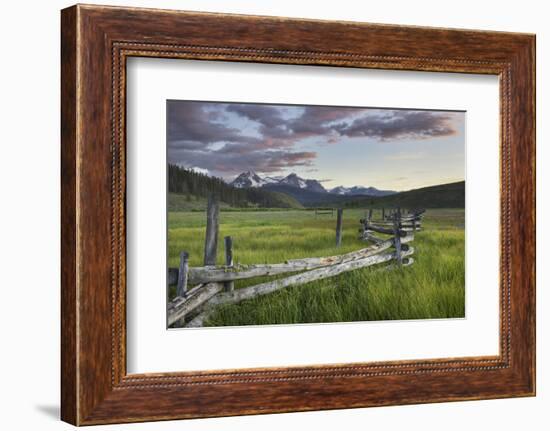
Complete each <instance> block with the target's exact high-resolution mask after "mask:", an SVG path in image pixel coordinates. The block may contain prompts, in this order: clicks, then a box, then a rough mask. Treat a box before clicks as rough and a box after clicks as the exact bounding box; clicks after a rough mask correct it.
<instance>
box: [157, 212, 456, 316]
mask: <svg viewBox="0 0 550 431" xmlns="http://www.w3.org/2000/svg"><path fill="white" fill-rule="evenodd" d="M183 207H184V205H182V208H183ZM334 214H335V215H336V212H335V213H334ZM364 215H365V211H364V210H360V209H345V210H344V223H343V225H344V229H343V240H342V246H341V247H339V248H336V247H335V224H336V217H335V216H334V217H331V216H330V215H318V216H317V217H316V216H315V213H314V211H309V210H276V211H265V210H261V211H253V210H252V211H251V210H246V211H224V210H223V208H222V211H221V212H220V232H219V241H218V263H219V264H222V263H223V262H224V250H223V237H224V236H227V235H230V236H231V237H232V238H233V256H234V262H235V263H241V264H260V263H280V262H284V261H286V260H289V259H295V258H303V257H321V256H331V255H337V254H343V253H346V252H350V251H354V250H359V249H361V248H364V247H366V246H367V245H369V243H366V242H364V241H361V240H359V239H358V236H359V234H358V229H359V227H360V224H359V219H360V218H362V217H364ZM380 216H381V214H380V211H379V210H375V211H374V219H375V220H376V219H380ZM205 224H206V217H205V212H204V211H197V210H196V209H195V210H194V211H171V212H169V213H168V265H169V266H170V267H177V266H178V263H179V253H180V252H181V251H183V250H185V251H187V252H189V255H190V256H189V264H190V266H202V263H203V253H204V236H205ZM411 245H412V246H413V247H414V249H415V252H414V255H413V258H414V264H413V265H411V266H407V267H404V268H402V269H395V270H392V271H381V270H380V268H381V267H383V266H384V264H382V265H381V266H372V267H368V268H363V269H358V270H355V271H351V272H347V273H344V274H341V275H338V276H335V277H332V278H327V279H324V280H320V281H315V282H311V283H308V284H305V285H302V286H297V287H290V288H286V289H282V290H279V291H277V292H275V293H272V294H269V295H265V296H260V297H257V298H254V299H251V300H248V301H244V302H241V303H239V304H234V305H225V306H221V307H219V308H217V309H216V312H215V313H214V314H212V315H211V316H210V318H209V320H208V321H207V322H206V326H239V325H264V324H291V323H321V322H351V321H367V320H395V319H399V320H402V319H434V318H456V317H464V303H465V301H464V299H465V298H464V275H465V274H464V245H465V244H464V209H428V210H427V211H426V213H425V214H424V220H423V222H422V231H420V232H417V233H416V234H415V239H414V241H413V242H412V243H411ZM270 279H273V277H269V278H268V277H258V278H255V279H249V280H242V281H237V282H235V289H239V288H242V287H246V286H251V285H255V284H258V283H261V282H264V281H267V280H270ZM174 295H175V288H174V286H171V287H170V291H169V297H170V298H173V296H174Z"/></svg>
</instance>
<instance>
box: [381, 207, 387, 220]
mask: <svg viewBox="0 0 550 431" xmlns="http://www.w3.org/2000/svg"><path fill="white" fill-rule="evenodd" d="M384 220H386V210H385V209H384V207H382V221H384Z"/></svg>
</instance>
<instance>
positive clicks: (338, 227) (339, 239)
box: [336, 208, 344, 247]
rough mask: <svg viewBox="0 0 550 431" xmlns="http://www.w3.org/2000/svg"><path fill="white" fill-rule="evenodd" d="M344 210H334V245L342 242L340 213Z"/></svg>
mask: <svg viewBox="0 0 550 431" xmlns="http://www.w3.org/2000/svg"><path fill="white" fill-rule="evenodd" d="M343 212H344V210H343V209H342V208H338V210H337V212H336V247H340V245H341V244H342V213H343Z"/></svg>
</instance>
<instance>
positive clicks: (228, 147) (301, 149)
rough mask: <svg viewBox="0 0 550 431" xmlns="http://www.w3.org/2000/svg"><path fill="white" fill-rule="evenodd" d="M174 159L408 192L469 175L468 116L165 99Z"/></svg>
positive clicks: (227, 173) (224, 173)
mask: <svg viewBox="0 0 550 431" xmlns="http://www.w3.org/2000/svg"><path fill="white" fill-rule="evenodd" d="M167 115H168V119H167V144H168V162H169V163H174V164H178V165H180V166H184V167H186V168H194V169H196V170H198V171H201V172H205V173H208V174H209V175H213V176H217V177H222V178H224V179H225V180H227V181H231V180H233V179H234V178H235V177H236V176H237V175H238V174H240V173H241V172H245V171H249V170H251V171H255V172H256V173H258V174H259V175H260V176H284V175H288V174H289V173H292V172H295V173H296V174H298V175H299V176H301V177H303V178H306V179H308V178H311V179H317V180H320V181H322V182H323V186H324V187H325V188H327V189H329V188H333V187H336V186H340V185H343V186H347V187H349V186H354V185H360V186H374V187H376V188H378V189H386V190H409V189H414V188H418V187H423V186H429V185H436V184H445V183H450V182H455V181H462V180H464V177H465V172H464V169H465V167H464V163H465V136H464V135H465V130H464V129H465V124H464V122H465V113H464V112H455V111H427V110H414V109H379V108H355V107H335V106H306V105H304V106H298V105H269V104H253V103H218V102H198V101H176V100H169V101H168V102H167Z"/></svg>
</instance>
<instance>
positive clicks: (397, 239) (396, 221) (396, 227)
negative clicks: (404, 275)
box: [393, 212, 403, 266]
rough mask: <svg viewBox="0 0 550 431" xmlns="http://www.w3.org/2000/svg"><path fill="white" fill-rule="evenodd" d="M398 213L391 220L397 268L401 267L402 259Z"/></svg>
mask: <svg viewBox="0 0 550 431" xmlns="http://www.w3.org/2000/svg"><path fill="white" fill-rule="evenodd" d="M399 219H400V213H399V212H397V213H396V214H395V216H394V218H393V232H394V246H395V259H396V260H397V266H401V263H402V262H403V259H402V257H401V235H400V233H401V232H400V227H401V223H400V220H399Z"/></svg>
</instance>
